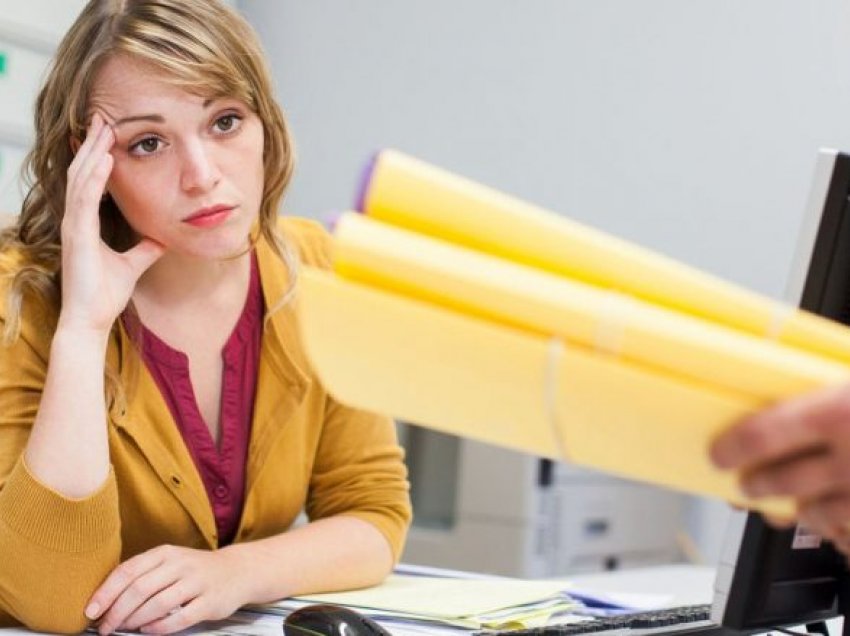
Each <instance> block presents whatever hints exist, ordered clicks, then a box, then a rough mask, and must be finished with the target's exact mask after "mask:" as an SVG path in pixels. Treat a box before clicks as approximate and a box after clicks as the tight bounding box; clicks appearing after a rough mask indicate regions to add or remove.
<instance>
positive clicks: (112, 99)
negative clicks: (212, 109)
mask: <svg viewBox="0 0 850 636" xmlns="http://www.w3.org/2000/svg"><path fill="white" fill-rule="evenodd" d="M209 101H210V100H209V98H208V97H204V96H202V95H199V94H198V93H197V92H193V91H190V90H188V89H186V88H183V87H181V86H178V85H177V84H176V83H175V82H174V81H173V79H171V78H169V77H168V76H167V75H166V74H165V73H163V72H162V71H159V70H157V69H156V68H154V67H153V66H152V65H150V64H144V63H139V62H136V61H134V60H132V59H128V58H126V57H123V56H121V57H114V58H111V59H109V60H108V61H107V62H106V63H105V64H104V66H103V67H102V68H101V69H100V71H99V72H98V74H97V76H96V77H95V80H94V83H93V85H92V90H91V93H90V95H89V108H90V109H104V110H106V111H107V112H109V113H112V112H113V111H114V116H116V117H120V116H123V115H126V114H127V111H137V110H152V112H157V111H159V110H162V109H166V110H169V109H172V108H186V107H196V108H204V107H205V105H206V104H208V103H209Z"/></svg>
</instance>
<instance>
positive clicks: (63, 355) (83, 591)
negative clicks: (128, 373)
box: [0, 116, 161, 632]
mask: <svg viewBox="0 0 850 636" xmlns="http://www.w3.org/2000/svg"><path fill="white" fill-rule="evenodd" d="M113 139H114V138H113V136H112V131H111V130H110V129H109V127H108V126H106V125H104V123H103V121H102V120H101V119H100V118H99V117H97V116H96V117H95V118H94V120H93V123H92V126H91V127H90V129H89V135H88V137H87V138H86V140H85V141H84V142H83V143H82V144H81V145H80V147H79V149H78V152H77V155H76V157H75V159H74V161H73V162H72V164H71V167H70V168H69V170H68V187H67V200H66V206H65V216H64V219H63V222H62V305H61V310H60V313H59V319H58V326H57V327H56V330H55V332H54V333H53V334H52V345H51V346H50V350H49V354H47V352H46V351H44V349H46V347H41V348H40V347H34V345H33V342H36V341H37V342H38V343H40V344H43V343H44V342H47V341H49V340H50V335H51V334H47V333H46V330H47V328H48V327H47V326H45V325H40V324H37V320H38V316H33V315H28V316H26V317H25V320H24V323H25V326H26V329H22V334H21V336H20V337H19V338H18V340H17V342H16V343H15V344H14V345H12V346H11V347H7V348H5V349H4V350H3V351H2V352H1V353H0V406H2V407H3V408H4V410H3V411H2V412H0V413H1V414H0V480H2V490H0V519H2V523H0V554H3V555H4V557H3V559H2V560H0V610H2V611H3V612H5V613H8V614H10V615H11V616H13V617H15V618H16V619H17V620H19V621H20V622H22V623H24V624H25V625H26V626H27V627H30V628H32V629H36V630H40V631H50V632H79V631H81V630H82V629H84V628H85V627H86V625H87V620H86V618H85V615H84V614H83V609H84V606H85V604H86V602H87V601H88V599H89V597H90V595H91V593H92V591H94V589H95V588H96V587H97V585H98V584H99V583H100V582H101V581H102V580H103V579H104V578H105V577H106V575H107V574H108V573H109V571H110V570H111V569H112V568H113V567H114V566H115V564H116V563H117V562H118V559H119V555H120V551H121V541H120V521H119V514H118V495H117V488H116V485H115V482H114V479H110V462H109V446H108V430H107V418H106V407H105V401H104V384H103V375H104V362H105V352H106V344H107V340H108V337H109V332H110V329H111V327H112V324H113V323H114V321H115V319H116V317H117V316H118V314H119V313H120V311H121V310H122V308H123V307H124V306H125V305H126V303H127V301H128V299H129V296H130V293H131V292H132V289H133V287H134V285H135V281H136V280H137V279H138V277H139V275H140V274H141V272H142V271H144V269H146V268H147V267H148V266H149V265H150V264H151V263H152V262H153V261H154V260H155V259H156V258H157V257H158V255H159V254H160V253H161V248H160V247H159V246H156V245H153V244H152V243H150V242H149V241H143V242H142V243H141V244H140V245H139V246H137V247H136V248H134V249H133V250H131V251H129V252H127V253H125V254H116V253H115V252H112V250H110V249H109V248H108V247H107V246H106V245H105V244H104V243H103V242H102V240H101V238H100V228H99V218H98V206H99V202H100V197H101V195H102V193H103V191H104V187H105V184H106V180H107V178H108V176H109V173H110V171H111V168H112V157H111V155H109V152H108V151H109V148H110V147H111V145H112V143H113ZM27 307H28V308H29V309H30V310H33V307H29V306H27ZM28 338H31V339H32V342H30V341H28ZM45 358H47V359H46V360H45Z"/></svg>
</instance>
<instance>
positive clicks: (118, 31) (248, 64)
mask: <svg viewBox="0 0 850 636" xmlns="http://www.w3.org/2000/svg"><path fill="white" fill-rule="evenodd" d="M118 54H123V55H127V56H129V57H131V58H133V59H136V60H139V61H141V62H144V63H146V64H148V65H150V66H151V67H153V68H154V69H156V70H158V71H160V72H161V73H162V74H163V77H164V78H166V80H167V81H169V82H173V83H174V84H175V85H176V86H179V87H181V88H183V89H186V90H188V91H190V92H192V93H195V94H198V95H200V96H202V97H205V98H219V97H235V98H237V99H240V100H242V101H243V102H244V103H245V104H247V105H248V106H249V107H250V108H251V109H252V110H253V111H254V112H255V113H256V114H257V115H258V116H259V118H260V120H261V121H262V124H263V131H264V140H265V141H264V148H263V167H264V186H263V197H262V203H261V206H260V213H259V229H260V235H261V236H262V237H263V238H264V239H265V240H266V241H267V242H268V243H269V245H270V246H271V247H272V249H273V250H274V251H275V252H276V253H277V254H278V256H280V258H281V259H282V260H283V262H284V263H285V264H286V266H287V267H288V269H289V271H290V272H291V276H290V281H294V279H295V265H296V263H295V257H294V255H293V253H292V251H291V249H290V247H289V245H288V244H287V243H286V241H285V240H284V239H283V237H282V236H280V234H279V232H278V230H277V222H276V221H277V218H278V207H279V205H280V202H281V199H282V197H283V193H284V190H285V188H286V186H287V185H288V183H289V180H290V178H291V176H292V172H293V168H294V149H293V143H292V139H291V137H290V134H289V130H288V126H287V123H286V120H285V118H284V116H283V113H282V111H281V109H280V107H279V106H278V104H277V103H276V101H275V99H274V97H273V90H272V82H271V78H270V73H269V69H268V67H267V65H266V62H265V55H264V53H263V51H262V49H261V46H260V44H259V41H258V38H257V36H256V34H255V32H254V31H253V29H252V28H251V27H250V26H249V25H248V23H247V22H246V21H245V20H244V19H243V18H242V17H241V16H240V15H239V14H238V13H236V12H235V11H233V10H231V9H230V8H229V7H227V6H225V5H223V4H222V3H220V2H219V1H218V0H91V1H90V2H89V3H88V4H87V5H86V7H85V8H84V9H83V11H82V13H81V14H80V16H79V17H78V18H77V20H76V21H75V22H74V24H73V25H72V26H71V28H70V30H69V31H68V33H67V34H66V35H65V37H64V38H63V39H62V41H61V43H60V44H59V47H58V49H57V51H56V54H55V56H54V59H53V62H52V64H51V66H50V68H49V70H48V74H47V77H46V79H45V81H44V84H43V86H42V89H41V91H40V93H39V95H38V98H37V100H36V104H35V131H36V136H35V143H34V145H33V147H32V149H31V151H30V152H29V154H28V155H27V158H26V161H25V164H24V169H25V179H26V182H27V184H28V185H29V186H30V187H29V191H28V194H27V196H26V198H25V199H24V203H23V205H22V208H21V212H20V215H19V217H18V220H17V223H16V224H15V225H13V226H11V227H9V228H7V229H5V230H4V231H3V232H2V233H0V251H2V252H3V253H6V254H8V253H10V252H12V253H17V254H19V255H20V257H19V258H15V259H12V260H13V264H12V265H10V269H9V270H8V271H7V274H8V276H9V278H10V282H9V286H8V288H7V292H6V303H5V304H6V316H5V318H6V320H5V324H4V328H3V334H2V339H3V341H4V342H5V343H6V344H9V343H12V342H14V341H15V340H16V339H17V338H18V337H19V335H20V330H21V316H22V312H23V310H24V308H25V299H26V302H29V299H30V298H33V299H39V300H41V301H43V302H46V303H47V304H48V305H52V306H54V307H57V308H58V307H59V306H60V303H61V294H60V284H61V283H60V279H61V276H60V274H61V272H60V264H61V240H60V227H61V223H62V217H63V215H64V209H65V189H66V187H67V170H68V166H69V165H70V164H71V161H72V160H73V158H74V155H73V152H72V150H71V145H70V140H71V139H72V138H76V139H83V138H84V136H85V130H86V126H87V123H88V122H87V115H88V111H89V96H90V94H91V90H92V88H93V86H94V82H95V80H96V78H97V74H98V72H99V71H100V69H101V68H102V67H103V65H104V63H105V62H106V61H107V60H108V59H110V58H111V57H112V56H115V55H118ZM100 221H101V236H102V238H103V240H104V241H105V242H106V243H107V244H108V245H109V246H110V247H112V248H113V249H115V250H118V251H124V250H126V249H127V248H129V247H130V246H131V245H132V244H133V242H134V241H135V237H134V234H133V232H132V230H131V229H130V227H129V225H128V224H127V223H126V221H125V220H124V217H123V216H122V214H121V213H120V211H119V210H118V209H117V207H116V206H115V203H114V202H113V201H112V199H111V198H106V199H104V200H103V201H102V202H101V204H100ZM291 294H292V284H290V289H289V291H288V292H287V294H286V295H285V297H284V298H283V299H281V301H280V302H279V303H277V304H276V305H275V307H274V309H276V308H278V307H280V306H282V305H283V304H284V303H285V302H286V301H287V300H288V299H289V297H290V296H291ZM116 374H117V371H116V370H109V369H107V371H106V375H107V396H108V398H110V399H109V402H110V403H112V402H113V401H114V399H115V398H116V395H117V394H118V393H120V388H118V387H117V385H116V381H117V380H116V378H117V375H116Z"/></svg>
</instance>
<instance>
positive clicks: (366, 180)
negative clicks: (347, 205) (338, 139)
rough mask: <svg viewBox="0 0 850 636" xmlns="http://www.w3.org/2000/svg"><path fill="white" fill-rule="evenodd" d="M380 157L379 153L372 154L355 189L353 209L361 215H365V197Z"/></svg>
mask: <svg viewBox="0 0 850 636" xmlns="http://www.w3.org/2000/svg"><path fill="white" fill-rule="evenodd" d="M380 156H381V151H380V150H376V151H375V152H373V153H372V156H371V157H370V158H369V161H368V162H367V163H366V166H365V167H364V168H363V172H361V173H360V186H359V188H358V189H357V200H356V201H355V202H354V209H355V210H357V211H358V212H361V213H363V214H365V213H366V197H367V196H368V195H369V186H370V185H371V184H372V174H373V173H374V172H375V166H376V165H377V163H378V159H379V158H380Z"/></svg>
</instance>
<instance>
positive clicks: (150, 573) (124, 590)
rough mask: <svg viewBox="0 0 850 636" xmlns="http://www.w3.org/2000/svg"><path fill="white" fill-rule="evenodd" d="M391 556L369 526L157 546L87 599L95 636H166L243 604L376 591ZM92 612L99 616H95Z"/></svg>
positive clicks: (340, 521)
mask: <svg viewBox="0 0 850 636" xmlns="http://www.w3.org/2000/svg"><path fill="white" fill-rule="evenodd" d="M392 565H393V556H392V551H391V550H390V546H389V543H388V542H387V540H386V538H385V537H384V536H383V535H382V534H381V532H380V531H378V529H377V528H375V527H374V526H372V525H371V524H370V523H368V522H366V521H363V520H361V519H357V518H355V517H345V516H339V517H332V518H328V519H321V520H319V521H316V522H313V523H310V524H307V525H304V526H301V527H299V528H297V529H295V530H292V531H289V532H286V533H283V534H279V535H276V536H274V537H269V538H267V539H262V540H259V541H252V542H249V543H240V544H234V545H232V546H228V547H226V548H222V549H221V550H217V551H215V552H209V551H207V550H193V549H190V548H182V547H177V546H161V547H158V548H154V549H153V550H149V551H148V552H145V553H143V554H140V555H138V556H136V557H133V558H132V559H129V560H128V561H125V562H124V563H122V564H121V565H119V566H118V567H117V568H116V569H115V570H114V571H113V572H112V574H111V575H110V576H109V578H108V579H107V580H106V581H105V582H104V584H103V585H102V586H101V587H100V589H99V590H98V591H97V593H96V594H95V595H94V596H93V597H92V606H93V607H92V612H91V614H90V615H89V616H90V617H91V618H98V617H100V618H101V620H100V621H99V623H98V631H99V632H100V633H101V634H104V635H105V634H109V633H110V632H112V631H115V630H116V629H119V628H120V629H122V630H135V629H141V630H142V631H144V632H145V633H151V634H169V633H172V632H176V631H179V630H182V629H186V628H188V627H190V626H192V625H195V624H196V623H199V622H200V621H204V620H216V619H222V618H226V617H228V616H230V615H231V614H232V613H233V612H235V611H236V610H237V609H239V608H240V607H241V606H243V605H246V604H249V603H268V602H271V601H275V600H278V599H281V598H285V597H288V596H294V595H299V594H307V593H310V592H321V591H327V590H338V589H353V588H360V587H366V586H369V585H376V584H377V583H380V582H381V581H382V580H383V579H384V578H385V577H386V576H387V574H389V572H390V570H391V569H392ZM98 612H103V613H102V614H99V613H98Z"/></svg>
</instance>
